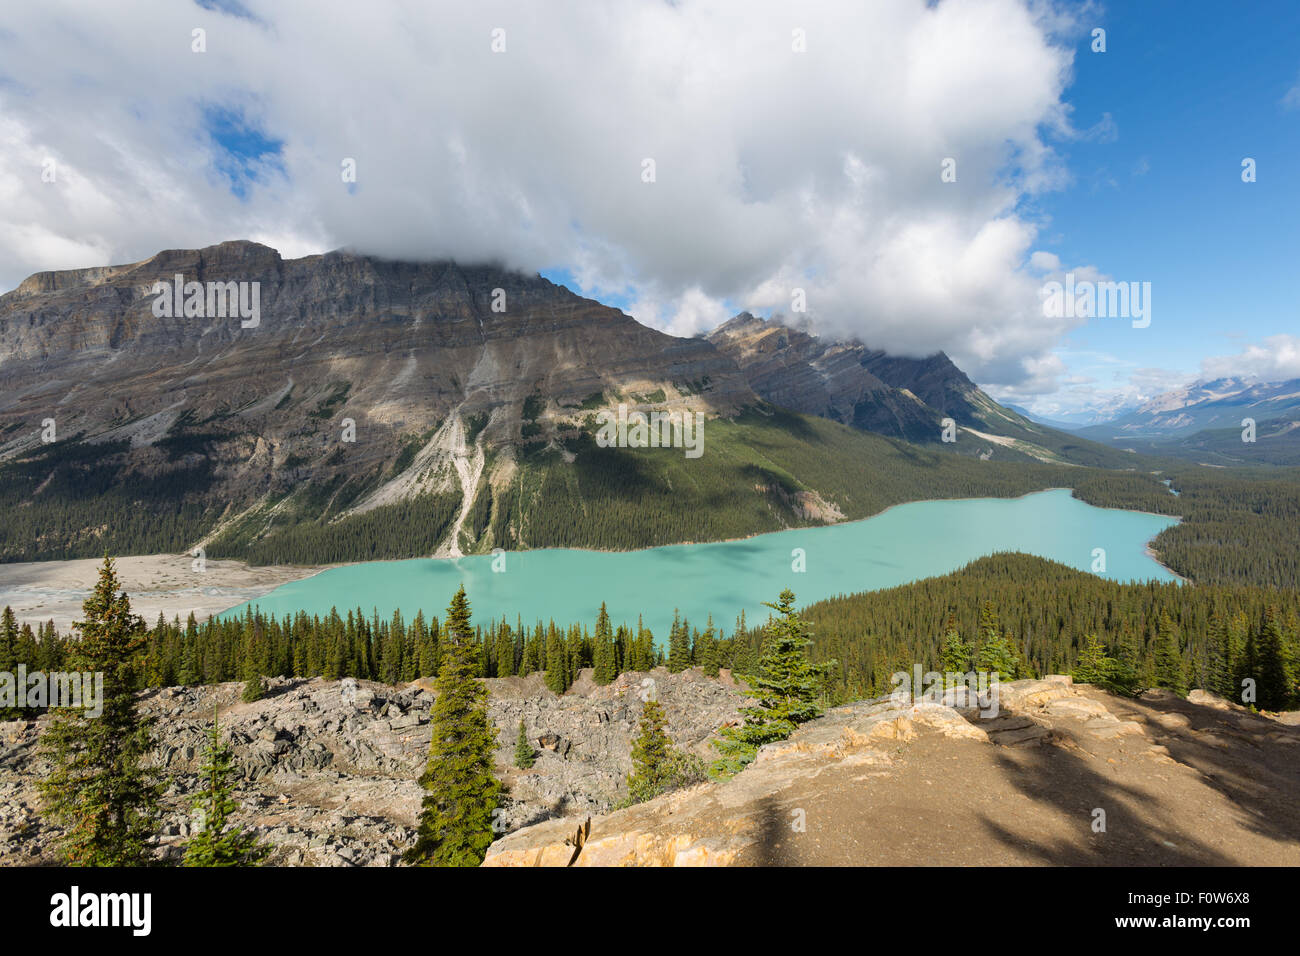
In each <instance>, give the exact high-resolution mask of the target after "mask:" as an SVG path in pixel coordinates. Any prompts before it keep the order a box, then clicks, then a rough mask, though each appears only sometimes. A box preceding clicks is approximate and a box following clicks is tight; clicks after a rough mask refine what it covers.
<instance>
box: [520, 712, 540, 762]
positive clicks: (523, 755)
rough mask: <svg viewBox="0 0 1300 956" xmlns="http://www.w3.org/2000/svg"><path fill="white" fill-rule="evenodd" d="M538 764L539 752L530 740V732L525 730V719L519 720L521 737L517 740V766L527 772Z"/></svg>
mask: <svg viewBox="0 0 1300 956" xmlns="http://www.w3.org/2000/svg"><path fill="white" fill-rule="evenodd" d="M536 762H537V751H536V750H534V749H533V745H532V744H531V743H530V742H529V740H528V731H526V730H525V729H524V719H523V718H522V717H520V718H519V736H518V737H517V738H516V739H515V766H516V767H518V768H519V769H520V770H527V769H528V768H529V767H531V766H532V765H533V764H535V763H536Z"/></svg>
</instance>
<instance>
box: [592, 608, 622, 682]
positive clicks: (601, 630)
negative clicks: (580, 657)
mask: <svg viewBox="0 0 1300 956" xmlns="http://www.w3.org/2000/svg"><path fill="white" fill-rule="evenodd" d="M594 640H595V652H594V658H595V659H594V660H593V661H592V675H591V677H592V680H594V681H595V682H596V683H597V684H608V683H609V682H610V681H612V680H613V679H614V678H615V677H617V676H618V651H617V648H616V647H615V646H614V632H613V629H612V628H611V627H610V623H609V612H608V611H607V610H606V609H605V602H604V601H602V602H601V603H600V613H599V614H598V615H597V616H596V635H595V638H594Z"/></svg>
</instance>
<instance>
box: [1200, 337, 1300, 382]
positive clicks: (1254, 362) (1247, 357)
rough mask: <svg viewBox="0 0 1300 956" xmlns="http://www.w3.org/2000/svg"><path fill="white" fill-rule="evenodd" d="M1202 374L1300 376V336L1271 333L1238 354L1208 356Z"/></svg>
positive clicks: (1259, 377)
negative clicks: (1260, 341)
mask: <svg viewBox="0 0 1300 956" xmlns="http://www.w3.org/2000/svg"><path fill="white" fill-rule="evenodd" d="M1201 375H1202V377H1203V378H1206V379H1216V378H1246V379H1253V380H1256V381H1261V382H1281V381H1286V380H1288V379H1293V378H1300V336H1295V335H1286V334H1281V335H1270V336H1269V337H1268V338H1266V339H1264V341H1263V342H1262V343H1260V344H1258V345H1247V346H1246V347H1245V348H1243V349H1242V350H1241V351H1240V352H1238V353H1237V354H1236V355H1216V356H1213V357H1211V358H1207V359H1205V360H1204V361H1203V362H1201Z"/></svg>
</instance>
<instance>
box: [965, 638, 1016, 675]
mask: <svg viewBox="0 0 1300 956" xmlns="http://www.w3.org/2000/svg"><path fill="white" fill-rule="evenodd" d="M975 669H976V670H979V671H983V672H985V673H987V674H990V675H992V674H995V673H996V674H997V675H998V680H1000V681H1013V680H1015V679H1016V677H1017V676H1019V673H1020V669H1021V665H1020V655H1019V654H1017V653H1016V649H1015V647H1013V646H1012V645H1011V642H1010V641H1008V640H1007V639H1006V638H1005V637H1004V636H1003V635H1002V634H1001V633H999V632H998V631H997V630H994V629H988V630H986V631H985V632H984V640H983V642H982V643H981V644H980V649H979V653H978V654H977V655H976V656H975ZM990 679H991V678H990Z"/></svg>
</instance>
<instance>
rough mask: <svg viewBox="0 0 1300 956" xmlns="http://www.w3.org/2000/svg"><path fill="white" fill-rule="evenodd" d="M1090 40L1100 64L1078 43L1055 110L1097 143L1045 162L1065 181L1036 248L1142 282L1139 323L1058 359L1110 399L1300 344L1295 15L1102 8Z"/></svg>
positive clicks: (1276, 10)
mask: <svg viewBox="0 0 1300 956" xmlns="http://www.w3.org/2000/svg"><path fill="white" fill-rule="evenodd" d="M1098 24H1099V25H1100V26H1102V27H1103V28H1105V29H1106V31H1107V35H1106V46H1107V49H1106V52H1105V53H1092V52H1091V51H1090V49H1089V43H1088V42H1087V40H1086V39H1085V40H1084V41H1081V43H1080V46H1079V53H1078V55H1077V56H1076V59H1075V76H1074V81H1073V83H1072V85H1071V86H1070V87H1069V89H1068V90H1067V92H1066V95H1065V100H1066V102H1068V103H1069V104H1070V105H1071V106H1072V107H1073V111H1074V113H1073V118H1074V122H1075V125H1076V126H1078V127H1079V128H1081V129H1090V128H1097V129H1098V131H1099V133H1101V131H1102V130H1104V129H1109V130H1110V132H1109V133H1106V134H1104V135H1098V136H1097V137H1096V138H1095V139H1091V140H1086V139H1085V140H1083V141H1079V142H1072V143H1069V144H1063V145H1060V146H1058V148H1059V149H1061V151H1062V152H1063V153H1064V154H1065V156H1066V159H1067V163H1068V167H1069V170H1070V174H1071V176H1072V180H1073V181H1072V183H1071V185H1070V186H1069V187H1068V188H1066V189H1064V190H1061V191H1059V192H1053V193H1049V194H1047V195H1046V196H1044V197H1041V200H1040V202H1039V205H1040V208H1041V210H1042V212H1043V213H1044V214H1046V215H1047V216H1049V217H1050V224H1049V225H1048V226H1047V228H1046V229H1045V231H1044V237H1045V238H1047V239H1049V240H1050V241H1048V242H1046V243H1045V244H1044V247H1045V248H1047V249H1048V250H1049V251H1052V252H1055V253H1057V254H1058V255H1059V256H1060V258H1061V259H1062V261H1064V262H1075V263H1085V262H1086V263H1092V264H1094V265H1096V267H1097V268H1098V269H1099V270H1101V271H1103V272H1105V273H1107V274H1108V275H1109V276H1111V277H1112V278H1115V279H1121V280H1134V281H1149V282H1151V283H1152V305H1153V309H1152V321H1151V325H1150V327H1148V328H1145V329H1134V328H1132V327H1131V325H1130V323H1127V322H1124V321H1122V320H1114V319H1110V320H1108V319H1093V320H1091V321H1090V322H1089V323H1088V325H1087V326H1086V327H1084V328H1083V329H1080V330H1077V331H1074V332H1071V333H1070V334H1068V335H1067V336H1066V337H1065V339H1064V341H1063V342H1062V344H1061V346H1060V348H1058V349H1057V354H1058V355H1059V356H1060V357H1061V358H1062V359H1063V360H1064V361H1065V363H1066V364H1067V366H1068V367H1069V368H1070V369H1071V370H1072V372H1074V373H1076V374H1078V375H1080V376H1085V377H1091V378H1095V379H1096V380H1097V381H1096V382H1095V384H1093V385H1092V386H1089V387H1095V388H1097V389H1110V388H1114V387H1122V386H1124V385H1125V384H1127V383H1128V381H1129V379H1130V376H1131V375H1132V374H1133V373H1134V372H1138V371H1139V370H1143V369H1150V370H1159V371H1164V372H1167V373H1169V374H1168V376H1167V379H1168V381H1170V382H1173V381H1175V380H1178V379H1180V378H1186V379H1190V378H1194V377H1196V376H1197V375H1199V373H1200V366H1201V362H1202V361H1203V360H1204V359H1206V358H1207V357H1209V356H1219V355H1231V354H1235V353H1238V352H1240V351H1241V349H1242V347H1243V345H1244V344H1246V343H1253V342H1259V341H1261V340H1263V339H1265V338H1268V337H1270V336H1274V335H1281V334H1294V333H1297V332H1300V292H1298V291H1297V288H1296V286H1295V282H1294V278H1295V276H1296V273H1297V266H1298V265H1300V228H1298V226H1300V224H1298V223H1297V216H1298V215H1300V93H1297V94H1292V96H1293V97H1295V102H1294V103H1293V104H1290V103H1286V102H1284V100H1286V97H1287V94H1288V92H1289V91H1291V90H1293V89H1297V88H1298V87H1300V4H1296V3H1291V2H1274V3H1257V4H1236V3H1234V4H1216V3H1185V2H1183V3H1174V2H1147V0H1143V2H1137V3H1112V4H1109V5H1108V6H1107V7H1106V10H1105V12H1104V14H1103V15H1102V16H1100V17H1099V18H1098ZM1107 117H1109V121H1108V120H1107ZM1112 124H1113V125H1112ZM1245 157H1252V158H1254V159H1255V160H1256V163H1257V181H1256V182H1254V183H1243V182H1242V180H1241V171H1242V170H1241V162H1242V160H1243V158H1245ZM1240 370H1241V371H1243V372H1249V371H1252V369H1251V368H1250V367H1249V366H1248V365H1246V364H1243V365H1242V366H1241V367H1240ZM1261 371H1264V370H1261ZM1045 399H1046V402H1047V403H1049V404H1050V402H1051V401H1052V400H1053V397H1051V396H1047V397H1045Z"/></svg>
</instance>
